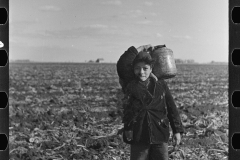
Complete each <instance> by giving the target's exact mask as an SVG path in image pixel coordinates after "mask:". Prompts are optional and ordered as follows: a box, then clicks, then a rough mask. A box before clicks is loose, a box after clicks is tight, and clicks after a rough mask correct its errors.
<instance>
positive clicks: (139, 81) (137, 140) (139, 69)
mask: <svg viewBox="0 0 240 160" xmlns="http://www.w3.org/2000/svg"><path fill="white" fill-rule="evenodd" d="M153 64H154V61H153V60H152V58H151V56H150V55H149V54H148V53H147V52H140V53H139V54H138V55H137V56H136V58H135V59H134V61H133V64H132V66H133V70H134V74H135V79H134V80H133V81H131V82H129V84H128V85H127V86H126V88H124V92H125V95H126V97H127V103H126V104H125V105H124V112H123V113H124V116H123V123H124V130H125V132H124V133H123V134H124V135H123V137H124V141H125V142H126V143H129V144H131V160H148V159H149V160H167V159H168V140H169V135H170V133H169V122H170V125H171V128H172V130H173V134H174V137H175V140H176V144H177V145H178V144H179V143H180V141H181V136H180V133H183V126H182V123H181V120H180V116H179V114H178V111H177V108H176V105H175V103H174V100H173V97H172V95H171V93H170V91H169V88H168V86H167V84H166V82H165V81H164V80H156V79H155V78H154V77H153V76H151V72H152V67H153Z"/></svg>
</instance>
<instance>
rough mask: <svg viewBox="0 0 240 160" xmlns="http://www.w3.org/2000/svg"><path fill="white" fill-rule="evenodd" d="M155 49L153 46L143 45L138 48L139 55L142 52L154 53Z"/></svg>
mask: <svg viewBox="0 0 240 160" xmlns="http://www.w3.org/2000/svg"><path fill="white" fill-rule="evenodd" d="M153 49H154V46H152V45H151V44H148V45H142V46H140V47H138V48H137V51H138V53H139V52H142V51H152V50H153Z"/></svg>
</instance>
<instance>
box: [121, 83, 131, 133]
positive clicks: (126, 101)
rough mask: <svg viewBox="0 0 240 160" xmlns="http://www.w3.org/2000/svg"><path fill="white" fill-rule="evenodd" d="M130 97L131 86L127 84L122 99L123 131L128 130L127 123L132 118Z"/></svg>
mask: <svg viewBox="0 0 240 160" xmlns="http://www.w3.org/2000/svg"><path fill="white" fill-rule="evenodd" d="M131 104H132V95H131V84H128V85H127V87H126V88H125V92H124V98H123V117H122V123H124V129H125V130H129V129H130V127H131V126H129V122H130V121H131V119H132V117H133V110H132V107H131V106H132V105H131Z"/></svg>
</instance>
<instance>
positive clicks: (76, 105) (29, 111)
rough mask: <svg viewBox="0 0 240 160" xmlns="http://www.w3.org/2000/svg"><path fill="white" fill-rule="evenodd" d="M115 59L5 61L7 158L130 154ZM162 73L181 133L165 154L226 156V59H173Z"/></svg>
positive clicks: (114, 159) (205, 159) (204, 158)
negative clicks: (172, 68) (172, 73)
mask: <svg viewBox="0 0 240 160" xmlns="http://www.w3.org/2000/svg"><path fill="white" fill-rule="evenodd" d="M115 66H116V65H115V64H66V63H48V64H43V63H28V64H20V63H19V64H17V63H12V64H10V69H9V77H10V88H9V94H10V95H9V120H10V121H9V136H10V137H9V141H10V142H9V143H10V144H9V146H10V150H9V152H10V159H11V160H18V159H24V160H27V159H29V160H40V159H44V160H45V159H49V160H50V159H58V160H60V159H62V160H63V159H64V160H65V159H66V160H73V159H76V160H80V159H82V160H88V159H100V160H105V159H106V160H121V159H129V145H127V144H125V143H123V142H122V139H121V138H122V137H121V130H120V129H121V128H122V124H121V98H123V95H122V93H121V88H120V85H119V83H118V76H117V73H116V67H115ZM177 69H178V75H177V76H176V77H175V78H172V79H169V80H167V83H168V86H169V88H170V90H171V92H172V94H173V97H174V99H175V102H176V104H177V106H178V109H179V112H180V114H181V118H182V122H183V125H184V127H185V130H186V134H184V135H183V137H182V144H181V145H180V146H178V147H176V148H174V147H173V143H172V140H170V141H169V156H170V159H174V160H177V159H187V160H190V159H193V160H216V159H227V156H228V66H227V65H177Z"/></svg>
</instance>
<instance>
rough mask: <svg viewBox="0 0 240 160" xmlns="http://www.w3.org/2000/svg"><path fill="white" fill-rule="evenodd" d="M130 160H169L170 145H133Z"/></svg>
mask: <svg viewBox="0 0 240 160" xmlns="http://www.w3.org/2000/svg"><path fill="white" fill-rule="evenodd" d="M130 157H131V158H130V160H168V143H161V144H149V145H147V144H132V145H131V156H130Z"/></svg>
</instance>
